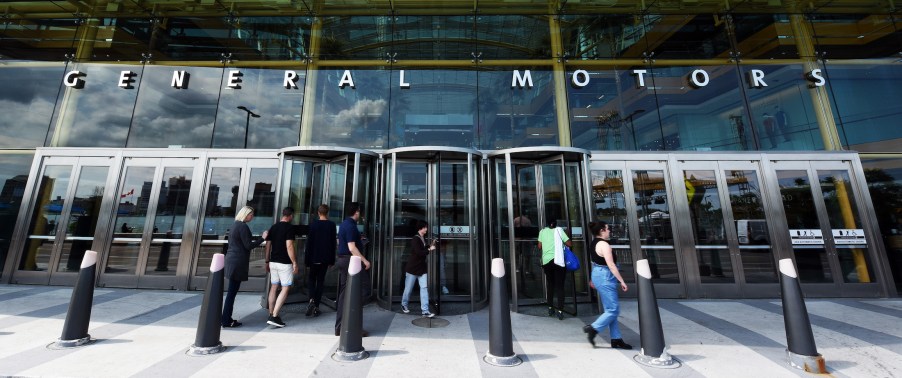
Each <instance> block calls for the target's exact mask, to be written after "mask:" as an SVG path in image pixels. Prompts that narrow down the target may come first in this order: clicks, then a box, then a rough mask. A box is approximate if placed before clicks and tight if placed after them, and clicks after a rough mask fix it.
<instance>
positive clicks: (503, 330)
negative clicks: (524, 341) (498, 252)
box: [482, 258, 523, 366]
mask: <svg viewBox="0 0 902 378" xmlns="http://www.w3.org/2000/svg"><path fill="white" fill-rule="evenodd" d="M491 285H492V286H491V292H490V293H489V295H490V297H489V350H488V352H486V353H485V357H483V358H482V359H483V360H484V361H485V362H488V363H489V364H492V365H495V366H517V365H519V364H521V363H523V360H521V359H520V357H517V354H516V353H514V336H513V333H512V332H511V310H510V296H509V295H508V293H507V277H506V276H505V273H504V259H500V258H499V259H492V283H491Z"/></svg>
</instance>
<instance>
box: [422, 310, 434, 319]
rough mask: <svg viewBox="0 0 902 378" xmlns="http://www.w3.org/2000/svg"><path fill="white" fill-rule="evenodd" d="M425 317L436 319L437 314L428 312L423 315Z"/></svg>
mask: <svg viewBox="0 0 902 378" xmlns="http://www.w3.org/2000/svg"><path fill="white" fill-rule="evenodd" d="M423 317H424V318H434V317H435V314H433V313H431V312H429V311H426V312H424V313H423Z"/></svg>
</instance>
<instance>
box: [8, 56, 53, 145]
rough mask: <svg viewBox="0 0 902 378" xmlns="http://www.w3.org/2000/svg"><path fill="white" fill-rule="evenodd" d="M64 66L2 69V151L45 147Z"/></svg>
mask: <svg viewBox="0 0 902 378" xmlns="http://www.w3.org/2000/svg"><path fill="white" fill-rule="evenodd" d="M63 70H64V66H62V65H58V66H50V67H30V66H26V67H0V109H3V116H2V117H0V147H15V148H28V147H40V146H43V145H44V138H45V137H46V136H47V127H48V125H49V124H50V117H51V115H52V113H53V104H54V102H55V101H56V95H57V92H58V91H59V86H60V83H61V81H60V78H61V77H62V74H63Z"/></svg>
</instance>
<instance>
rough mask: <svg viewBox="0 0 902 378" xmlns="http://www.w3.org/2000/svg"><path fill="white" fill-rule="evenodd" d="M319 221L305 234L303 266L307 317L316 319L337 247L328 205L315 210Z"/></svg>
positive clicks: (311, 225) (333, 223)
mask: <svg viewBox="0 0 902 378" xmlns="http://www.w3.org/2000/svg"><path fill="white" fill-rule="evenodd" d="M316 212H317V214H318V215H319V219H317V220H315V221H313V223H310V230H309V232H308V233H307V247H306V250H307V253H306V254H305V255H304V265H305V266H306V267H307V294H309V296H310V303H308V304H307V313H306V315H307V316H313V317H317V316H319V314H320V311H319V303H320V300H322V298H323V283H324V282H325V281H326V271H328V270H329V267H331V266H332V265H335V247H336V245H337V239H336V237H337V236H336V233H335V232H336V226H335V222H332V221H330V220H329V218H328V215H329V205H326V204H323V205H319V208H318V209H316Z"/></svg>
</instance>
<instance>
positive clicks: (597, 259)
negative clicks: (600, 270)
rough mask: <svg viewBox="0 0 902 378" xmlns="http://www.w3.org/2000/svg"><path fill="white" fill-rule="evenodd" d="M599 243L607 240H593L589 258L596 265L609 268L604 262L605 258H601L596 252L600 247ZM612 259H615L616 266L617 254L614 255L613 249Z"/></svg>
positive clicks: (590, 245)
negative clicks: (596, 248) (597, 247)
mask: <svg viewBox="0 0 902 378" xmlns="http://www.w3.org/2000/svg"><path fill="white" fill-rule="evenodd" d="M598 242H607V240H604V239H602V238H595V239H592V243H591V244H589V258H590V259H591V260H592V262H593V263H595V264H598V265H601V266H607V265H608V263H607V262H606V261H605V260H604V257H601V256H599V255H598V252H595V247H596V246H598ZM611 257H613V258H614V264H616V263H617V254H616V253H614V249H613V248H612V249H611Z"/></svg>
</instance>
